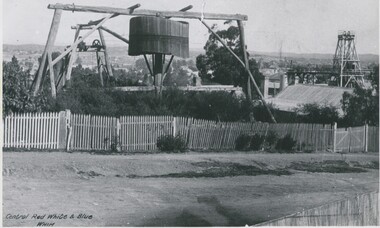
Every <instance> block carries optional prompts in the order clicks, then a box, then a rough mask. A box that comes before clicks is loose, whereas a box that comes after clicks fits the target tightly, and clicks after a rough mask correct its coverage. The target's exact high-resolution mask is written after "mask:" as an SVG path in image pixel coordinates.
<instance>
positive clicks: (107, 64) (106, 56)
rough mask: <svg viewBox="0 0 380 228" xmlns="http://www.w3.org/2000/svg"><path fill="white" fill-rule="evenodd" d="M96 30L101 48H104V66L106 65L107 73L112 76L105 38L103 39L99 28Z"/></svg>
mask: <svg viewBox="0 0 380 228" xmlns="http://www.w3.org/2000/svg"><path fill="white" fill-rule="evenodd" d="M98 31H99V37H100V41H101V42H102V45H103V49H104V61H105V63H106V66H107V71H108V75H109V76H111V77H113V72H112V68H111V63H110V58H109V55H108V50H107V45H106V40H105V39H104V35H103V31H102V30H101V29H98Z"/></svg>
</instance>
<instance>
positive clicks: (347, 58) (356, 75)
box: [333, 31, 364, 87]
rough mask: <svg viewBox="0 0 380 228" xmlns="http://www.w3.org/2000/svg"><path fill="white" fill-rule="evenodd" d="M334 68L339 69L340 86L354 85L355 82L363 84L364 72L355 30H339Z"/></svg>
mask: <svg viewBox="0 0 380 228" xmlns="http://www.w3.org/2000/svg"><path fill="white" fill-rule="evenodd" d="M333 68H334V69H335V70H336V71H339V81H338V86H340V87H347V86H350V87H352V86H353V83H355V82H356V83H357V84H358V85H363V82H364V74H363V73H362V70H361V66H360V60H359V57H358V54H357V52H356V48H355V32H354V31H339V33H338V42H337V45H336V50H335V55H334V60H333Z"/></svg>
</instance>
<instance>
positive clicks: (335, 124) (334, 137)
mask: <svg viewBox="0 0 380 228" xmlns="http://www.w3.org/2000/svg"><path fill="white" fill-rule="evenodd" d="M336 131H337V123H336V122H335V123H334V127H333V152H334V153H335V152H336Z"/></svg>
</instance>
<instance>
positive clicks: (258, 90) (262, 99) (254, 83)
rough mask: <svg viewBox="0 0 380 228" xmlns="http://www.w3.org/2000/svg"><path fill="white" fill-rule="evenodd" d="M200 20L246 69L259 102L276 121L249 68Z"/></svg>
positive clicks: (274, 121) (274, 120)
mask: <svg viewBox="0 0 380 228" xmlns="http://www.w3.org/2000/svg"><path fill="white" fill-rule="evenodd" d="M200 21H201V22H202V24H204V26H206V27H207V29H208V30H209V31H210V32H211V33H212V34H213V35H214V36H215V37H216V39H217V40H219V42H220V43H221V44H222V45H223V46H224V47H225V48H226V49H227V50H228V51H229V52H230V53H231V54H232V55H233V56H234V57H235V58H236V59H237V60H238V61H239V63H240V64H241V65H242V66H243V67H244V68H245V69H246V71H247V73H248V74H249V77H250V78H251V80H252V83H253V85H254V86H255V89H256V91H257V93H258V94H259V96H260V100H261V102H263V105H264V106H265V108H266V109H267V111H268V113H269V116H270V117H271V119H272V121H273V123H277V122H276V119H275V118H274V116H273V114H272V112H271V111H270V109H269V107H268V105H267V104H266V102H265V99H264V96H263V94H262V93H261V91H260V89H259V87H258V86H257V83H256V81H255V78H254V77H253V75H252V73H251V71H250V70H249V69H247V68H246V67H245V64H244V62H243V61H242V60H241V59H240V58H239V56H237V55H236V54H235V52H233V51H232V50H231V48H230V47H228V46H227V44H226V43H225V42H224V41H223V39H222V38H220V36H219V35H218V34H216V33H215V32H214V30H212V29H211V27H210V26H209V25H208V24H207V23H206V22H204V21H203V20H200Z"/></svg>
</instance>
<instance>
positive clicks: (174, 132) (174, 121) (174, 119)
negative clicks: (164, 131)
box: [173, 116, 177, 137]
mask: <svg viewBox="0 0 380 228" xmlns="http://www.w3.org/2000/svg"><path fill="white" fill-rule="evenodd" d="M173 136H174V137H176V136H177V117H175V116H174V117H173Z"/></svg>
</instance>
